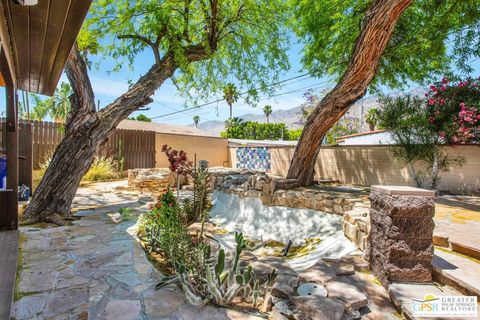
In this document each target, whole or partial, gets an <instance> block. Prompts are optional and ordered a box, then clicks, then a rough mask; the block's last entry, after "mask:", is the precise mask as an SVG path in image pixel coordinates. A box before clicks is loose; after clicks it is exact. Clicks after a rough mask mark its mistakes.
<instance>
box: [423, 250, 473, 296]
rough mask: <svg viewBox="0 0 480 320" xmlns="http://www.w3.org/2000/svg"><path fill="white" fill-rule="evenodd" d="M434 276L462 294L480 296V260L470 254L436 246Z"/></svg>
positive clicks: (433, 262) (436, 279)
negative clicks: (466, 254)
mask: <svg viewBox="0 0 480 320" xmlns="http://www.w3.org/2000/svg"><path fill="white" fill-rule="evenodd" d="M432 264H433V277H434V280H435V281H438V282H439V283H442V284H446V285H449V286H451V287H453V288H455V289H456V290H458V291H459V292H461V293H462V294H465V295H470V296H473V295H475V296H477V297H480V261H479V260H477V259H474V258H471V257H469V256H465V255H462V254H459V253H457V252H453V251H450V250H448V249H443V248H439V247H436V248H435V255H434V257H433V261H432Z"/></svg>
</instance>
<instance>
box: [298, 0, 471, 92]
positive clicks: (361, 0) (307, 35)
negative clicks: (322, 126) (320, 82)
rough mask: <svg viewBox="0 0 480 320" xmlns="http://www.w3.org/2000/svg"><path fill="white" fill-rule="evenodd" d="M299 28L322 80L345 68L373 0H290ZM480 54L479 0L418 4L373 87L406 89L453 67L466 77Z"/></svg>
mask: <svg viewBox="0 0 480 320" xmlns="http://www.w3.org/2000/svg"><path fill="white" fill-rule="evenodd" d="M290 3H291V4H292V6H293V7H294V15H295V18H294V19H292V21H294V22H295V25H294V28H295V30H296V33H297V34H298V36H299V38H300V39H302V41H303V42H304V44H305V47H304V57H303V63H304V66H305V68H306V69H307V70H308V71H310V72H312V73H313V74H315V75H318V76H324V75H325V74H328V75H333V76H337V77H338V76H340V75H341V74H342V73H343V72H344V71H345V69H346V67H347V65H348V61H349V58H350V55H351V53H352V51H353V48H354V46H355V42H356V38H357V37H358V35H359V33H360V29H361V25H362V22H363V19H365V12H366V11H367V9H368V7H369V5H370V3H371V1H369V0H343V1H338V0H322V1H318V0H291V1H290ZM478 56H480V2H479V1H478V0H461V1H458V0H415V1H413V2H412V4H411V5H410V6H409V7H408V8H407V9H406V11H405V12H404V13H403V15H402V17H401V18H400V20H399V22H398V24H397V26H396V28H395V31H394V34H393V36H392V38H391V40H390V42H389V45H388V46H387V48H386V50H385V52H384V54H383V56H382V58H381V61H380V65H379V69H378V74H377V76H376V78H375V82H374V83H373V85H374V87H375V86H376V87H378V85H380V84H384V85H387V86H389V87H401V86H402V85H405V84H406V83H407V82H408V81H415V82H421V83H422V82H425V81H428V80H429V79H431V78H432V77H437V76H438V75H439V74H443V73H448V72H451V71H452V69H453V68H454V67H457V68H459V70H461V71H463V72H465V73H467V72H471V71H472V68H471V67H470V66H469V65H468V63H469V62H470V61H471V60H472V59H473V58H475V57H478Z"/></svg>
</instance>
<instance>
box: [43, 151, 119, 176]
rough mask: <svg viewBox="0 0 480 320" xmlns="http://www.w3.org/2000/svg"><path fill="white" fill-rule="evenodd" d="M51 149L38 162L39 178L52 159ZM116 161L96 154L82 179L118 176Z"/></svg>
mask: <svg viewBox="0 0 480 320" xmlns="http://www.w3.org/2000/svg"><path fill="white" fill-rule="evenodd" d="M52 157H53V151H52V152H48V153H47V154H46V156H45V157H44V159H43V162H42V163H40V170H39V171H40V172H39V179H41V178H42V177H43V175H44V174H45V172H46V171H47V169H48V166H49V165H50V162H51V161H52ZM119 176H120V173H119V172H118V171H117V162H116V161H115V159H114V158H113V157H104V156H96V157H95V159H94V160H93V163H92V165H91V166H90V169H89V170H88V171H87V173H86V174H85V175H84V176H83V178H82V181H107V180H112V179H115V178H118V177H119Z"/></svg>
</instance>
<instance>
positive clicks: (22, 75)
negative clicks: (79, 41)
mask: <svg viewBox="0 0 480 320" xmlns="http://www.w3.org/2000/svg"><path fill="white" fill-rule="evenodd" d="M91 2H92V0H61V1H59V0H38V3H37V4H36V5H32V6H26V5H19V4H18V1H14V0H0V40H1V43H2V48H3V51H4V54H5V58H6V60H7V63H8V66H9V68H10V73H11V77H12V78H13V82H14V84H15V86H16V88H17V89H21V90H25V91H28V92H33V93H40V94H43V95H53V93H54V92H55V88H56V86H57V83H58V81H59V79H60V76H61V74H62V71H63V68H64V66H65V62H66V61H67V58H68V54H69V53H70V50H71V49H72V46H73V44H74V42H75V39H76V38H77V35H78V33H79V31H80V28H81V26H82V23H83V21H84V20H85V17H86V15H87V12H88V9H89V8H90V4H91ZM0 84H2V81H1V80H0Z"/></svg>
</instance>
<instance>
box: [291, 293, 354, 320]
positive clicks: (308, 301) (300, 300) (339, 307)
mask: <svg viewBox="0 0 480 320" xmlns="http://www.w3.org/2000/svg"><path fill="white" fill-rule="evenodd" d="M290 300H291V302H292V303H293V305H294V306H295V308H296V309H297V310H298V311H299V312H300V313H302V314H304V315H305V316H307V317H309V318H310V319H311V320H326V319H328V320H340V319H342V316H343V313H344V311H345V307H344V306H343V304H342V303H341V302H338V301H335V300H333V299H329V298H323V297H320V296H300V297H292V298H291V299H290Z"/></svg>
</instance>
